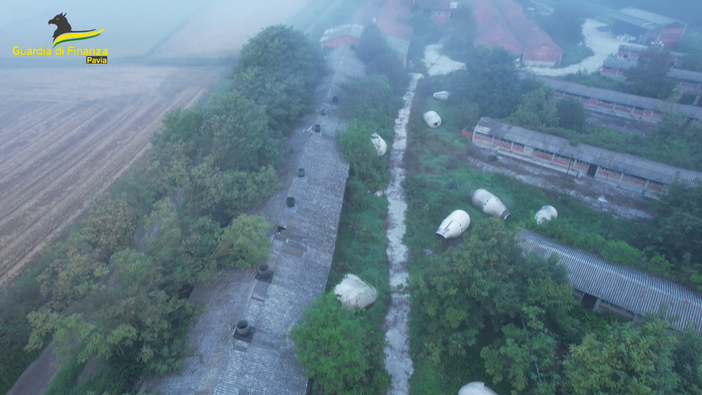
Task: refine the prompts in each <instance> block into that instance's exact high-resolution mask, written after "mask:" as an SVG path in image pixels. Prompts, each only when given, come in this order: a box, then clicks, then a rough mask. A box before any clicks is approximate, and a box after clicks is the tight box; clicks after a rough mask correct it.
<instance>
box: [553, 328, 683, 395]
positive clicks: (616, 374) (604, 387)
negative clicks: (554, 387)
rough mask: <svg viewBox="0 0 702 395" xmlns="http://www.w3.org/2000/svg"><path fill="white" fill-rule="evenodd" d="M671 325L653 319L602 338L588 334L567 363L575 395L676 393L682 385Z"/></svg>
mask: <svg viewBox="0 0 702 395" xmlns="http://www.w3.org/2000/svg"><path fill="white" fill-rule="evenodd" d="M669 328H670V324H669V323H668V322H666V321H665V320H663V319H662V318H658V317H652V318H650V319H648V320H646V322H644V324H643V325H641V327H640V328H637V327H636V326H634V325H633V324H632V323H630V322H628V323H625V324H615V325H614V326H612V327H611V328H610V330H609V332H608V333H607V334H606V335H604V336H602V335H597V334H594V333H592V334H588V335H586V336H585V337H584V338H583V341H582V343H581V344H579V345H572V346H571V347H570V355H569V356H568V357H567V359H566V360H565V362H564V365H565V367H566V372H567V375H568V378H569V381H570V385H572V389H573V391H574V393H575V394H578V395H590V394H593V395H594V394H621V395H629V394H630V395H635V394H637V395H639V394H672V393H675V388H676V386H677V384H678V377H677V375H676V374H675V372H674V371H673V360H672V359H671V357H672V354H673V350H674V348H675V343H676V339H675V336H674V334H673V333H672V332H671V331H670V329H669Z"/></svg>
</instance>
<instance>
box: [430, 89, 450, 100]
mask: <svg viewBox="0 0 702 395" xmlns="http://www.w3.org/2000/svg"><path fill="white" fill-rule="evenodd" d="M432 96H433V97H434V99H436V100H439V101H448V98H449V96H451V92H448V91H441V92H436V93H434V94H433V95H432Z"/></svg>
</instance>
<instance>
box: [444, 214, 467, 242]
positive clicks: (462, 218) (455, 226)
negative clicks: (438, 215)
mask: <svg viewBox="0 0 702 395" xmlns="http://www.w3.org/2000/svg"><path fill="white" fill-rule="evenodd" d="M469 226H470V215H468V213H467V212H465V211H463V210H456V211H454V212H452V213H451V214H449V216H448V217H446V219H445V220H444V221H443V222H442V223H441V225H440V226H439V229H438V230H437V231H436V234H437V235H439V236H442V237H443V238H444V239H452V238H454V237H458V236H460V235H461V234H462V233H463V232H465V231H466V229H468V227H469Z"/></svg>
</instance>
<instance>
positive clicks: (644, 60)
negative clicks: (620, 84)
mask: <svg viewBox="0 0 702 395" xmlns="http://www.w3.org/2000/svg"><path fill="white" fill-rule="evenodd" d="M669 71H670V52H668V51H666V50H662V49H655V48H652V49H649V50H647V51H644V52H642V53H641V54H640V55H639V59H638V61H637V62H636V66H635V67H632V68H630V69H628V70H627V71H626V82H628V83H630V85H627V87H626V90H627V91H628V92H629V93H633V94H635V95H640V96H648V97H652V98H655V99H661V100H666V99H667V98H668V97H669V96H670V94H671V93H673V84H672V82H671V81H670V80H669V79H668V72H669Z"/></svg>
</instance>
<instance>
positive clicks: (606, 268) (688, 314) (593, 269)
mask: <svg viewBox="0 0 702 395" xmlns="http://www.w3.org/2000/svg"><path fill="white" fill-rule="evenodd" d="M517 241H518V242H519V244H520V245H521V247H522V248H523V249H524V251H525V252H527V253H535V254H537V255H540V256H542V257H544V258H546V259H548V258H549V257H551V256H553V255H556V256H558V257H559V263H560V264H562V265H565V266H566V268H567V269H568V279H569V281H570V284H571V285H572V286H573V294H574V295H575V296H576V297H577V298H578V299H579V300H580V301H581V302H582V303H584V304H586V306H587V307H590V308H592V310H593V311H606V312H612V313H617V314H620V315H622V316H624V317H627V318H629V319H633V320H637V319H638V318H640V317H642V316H644V315H646V314H656V313H657V312H659V311H661V310H660V309H661V307H662V305H665V306H667V308H668V310H667V312H666V314H665V317H666V318H667V319H669V320H673V321H674V318H675V317H677V318H678V320H677V321H674V322H673V326H674V327H676V328H678V329H679V330H683V329H685V326H686V325H691V326H692V327H693V328H694V329H696V330H698V331H701V330H702V294H700V293H699V292H695V291H691V290H689V289H687V288H685V287H683V286H682V285H679V284H675V283H673V282H671V281H667V280H663V279H661V278H658V277H655V276H652V275H650V274H647V273H643V272H640V271H638V270H634V269H631V268H628V267H623V266H617V265H612V264H610V263H607V262H605V261H604V260H603V259H602V258H601V257H599V256H598V255H595V254H590V253H587V252H585V251H582V250H578V249H575V248H572V247H567V246H564V245H561V244H559V243H556V242H554V241H553V240H551V239H549V238H547V237H544V236H541V235H538V234H536V233H533V232H530V231H523V232H522V233H520V234H519V235H518V236H517Z"/></svg>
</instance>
